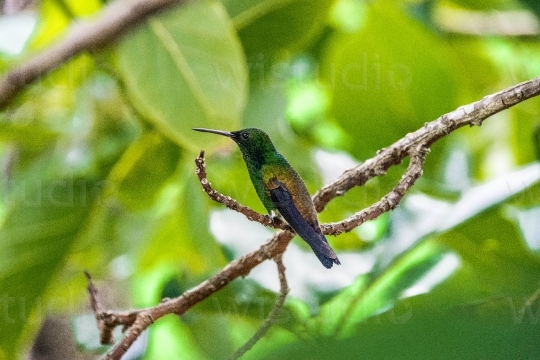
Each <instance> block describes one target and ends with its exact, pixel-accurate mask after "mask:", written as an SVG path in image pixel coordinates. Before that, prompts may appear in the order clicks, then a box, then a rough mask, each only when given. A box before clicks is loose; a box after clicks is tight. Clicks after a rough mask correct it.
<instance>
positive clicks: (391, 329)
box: [264, 295, 540, 360]
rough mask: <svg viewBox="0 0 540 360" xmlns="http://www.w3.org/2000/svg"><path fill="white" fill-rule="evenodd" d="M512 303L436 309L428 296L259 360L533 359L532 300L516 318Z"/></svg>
mask: <svg viewBox="0 0 540 360" xmlns="http://www.w3.org/2000/svg"><path fill="white" fill-rule="evenodd" d="M520 310H521V304H520V303H519V302H516V301H515V299H512V298H506V297H505V298H500V299H493V300H492V301H487V302H482V303H473V304H468V305H463V306H458V307H441V306H440V304H438V303H437V302H432V301H430V298H429V295H426V296H418V297H415V298H412V299H406V300H403V301H402V302H401V303H400V305H399V306H398V307H397V308H394V309H391V310H389V311H387V312H385V313H382V314H380V315H378V316H376V317H374V318H371V319H369V320H368V321H365V322H364V323H363V324H361V325H360V326H359V328H358V330H357V332H356V333H355V335H354V336H353V337H351V338H348V339H344V340H336V339H335V338H323V339H318V341H317V342H313V343H301V342H296V343H294V344H292V345H289V346H285V347H282V348H281V349H280V350H278V351H275V352H273V353H270V354H267V355H266V356H265V357H264V359H309V360H319V359H321V360H323V359H324V360H327V359H352V358H356V357H358V354H361V356H362V358H366V359H414V360H419V359H420V360H421V359H478V360H480V359H501V360H502V359H533V358H535V357H536V356H537V354H538V343H539V342H540V332H539V331H538V323H539V317H538V316H539V313H538V299H537V301H536V302H535V303H533V305H532V306H530V307H525V311H524V312H523V314H521V313H520Z"/></svg>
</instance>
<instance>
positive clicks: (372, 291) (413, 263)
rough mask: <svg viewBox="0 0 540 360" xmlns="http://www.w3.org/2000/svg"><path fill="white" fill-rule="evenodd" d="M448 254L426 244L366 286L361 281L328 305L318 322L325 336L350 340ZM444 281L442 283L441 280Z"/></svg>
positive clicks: (439, 248) (322, 311) (430, 244)
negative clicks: (358, 329) (355, 332)
mask: <svg viewBox="0 0 540 360" xmlns="http://www.w3.org/2000/svg"><path fill="white" fill-rule="evenodd" d="M446 253H447V250H446V249H445V248H444V247H442V246H440V245H434V244H433V243H430V242H424V243H422V244H420V245H419V246H417V247H415V248H414V249H413V250H411V251H409V252H408V253H406V254H405V255H404V256H403V257H401V258H400V259H398V260H397V261H396V262H395V263H394V264H393V265H392V266H390V267H389V268H388V269H386V271H385V272H384V273H382V275H381V276H379V277H377V278H375V279H374V280H373V281H370V282H366V280H365V278H364V277H361V278H359V279H358V280H357V281H356V282H355V283H354V284H353V285H351V286H350V289H349V290H346V291H343V292H342V293H341V294H340V295H338V296H337V297H335V298H334V299H332V301H330V302H328V303H326V304H325V305H324V306H323V307H322V308H321V314H320V315H319V316H318V318H317V319H316V320H315V321H316V322H317V323H318V324H319V331H320V333H321V334H322V335H333V334H336V335H342V336H347V335H350V334H351V333H353V332H354V330H355V327H357V326H358V324H360V323H361V322H362V321H363V320H365V319H366V318H368V317H370V316H373V315H375V314H377V313H379V312H381V311H383V310H384V309H387V308H389V307H392V306H394V304H395V303H396V302H397V301H398V300H399V299H400V297H401V296H403V293H404V292H405V290H407V289H408V288H410V287H411V286H412V285H414V284H415V283H417V282H418V281H419V280H420V279H422V278H423V277H424V276H425V275H426V274H427V273H428V272H429V271H430V270H431V269H432V268H433V267H434V266H435V265H437V264H438V263H439V262H440V261H441V260H442V259H443V257H444V256H445V254H446ZM441 280H442V279H441Z"/></svg>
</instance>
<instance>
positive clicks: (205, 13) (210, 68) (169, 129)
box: [118, 1, 247, 150]
mask: <svg viewBox="0 0 540 360" xmlns="http://www.w3.org/2000/svg"><path fill="white" fill-rule="evenodd" d="M209 24H211V26H209ZM141 54H144V56H141ZM118 68H119V70H120V73H121V75H122V78H123V80H124V82H125V85H126V89H127V92H128V94H129V96H130V98H131V100H132V101H133V104H134V106H135V107H136V108H137V109H138V110H139V111H140V113H141V114H143V116H144V117H145V118H146V119H148V120H149V121H151V122H152V123H153V124H155V125H156V126H157V128H158V129H159V130H160V131H161V132H162V133H163V134H164V135H165V136H167V137H169V138H171V139H172V140H174V141H175V142H177V143H178V144H179V145H181V146H184V147H187V148H191V149H194V150H200V147H201V146H202V144H205V145H207V144H208V137H207V136H205V135H204V134H200V133H197V132H194V131H192V130H191V129H192V128H193V127H211V128H220V129H234V128H237V127H238V124H239V123H240V117H241V114H242V111H243V109H244V105H245V102H246V95H247V70H246V64H245V59H244V55H243V52H242V48H241V45H240V42H239V41H238V39H237V37H236V34H235V32H234V30H233V27H232V24H231V23H230V21H229V19H228V17H227V13H226V11H225V9H224V8H223V6H222V5H221V3H218V2H211V1H199V2H196V3H191V4H189V5H187V6H185V7H179V8H177V9H173V10H171V11H168V12H165V13H162V14H159V15H157V16H155V17H152V18H151V19H149V20H148V21H147V22H146V23H145V24H144V25H143V26H141V27H140V28H138V29H136V30H135V31H133V32H132V33H130V34H129V35H128V36H127V37H126V39H125V40H124V41H122V42H121V43H120V45H119V46H118ZM219 143H220V142H219V141H216V142H215V144H219Z"/></svg>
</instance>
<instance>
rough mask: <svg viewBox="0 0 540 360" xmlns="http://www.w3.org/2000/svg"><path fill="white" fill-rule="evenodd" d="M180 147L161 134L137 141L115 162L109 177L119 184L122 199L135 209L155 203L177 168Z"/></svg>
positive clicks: (150, 134) (120, 198) (147, 135)
mask: <svg viewBox="0 0 540 360" xmlns="http://www.w3.org/2000/svg"><path fill="white" fill-rule="evenodd" d="M179 158H180V151H179V148H178V147H177V146H176V145H175V144H174V143H172V142H170V141H169V140H167V139H165V138H163V137H162V136H161V135H160V134H158V133H153V132H149V133H147V134H145V135H143V136H142V137H141V138H140V139H138V140H137V141H135V142H134V143H132V144H131V145H130V147H129V148H128V149H127V150H126V152H125V153H124V155H123V156H122V158H121V159H120V160H119V161H118V162H117V163H116V164H115V166H114V168H113V169H112V171H111V175H110V176H109V180H111V181H113V182H114V183H116V184H117V185H116V186H117V187H118V198H119V200H120V201H121V202H122V203H123V204H124V205H125V206H127V207H128V208H129V209H131V210H140V209H144V208H146V207H148V206H150V205H152V204H153V202H154V201H155V198H156V196H157V194H158V191H159V190H160V189H161V188H162V187H163V186H164V183H165V181H166V180H168V179H169V178H170V177H171V176H172V175H173V173H174V171H175V170H176V167H177V165H178V163H179Z"/></svg>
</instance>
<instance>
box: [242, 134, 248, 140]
mask: <svg viewBox="0 0 540 360" xmlns="http://www.w3.org/2000/svg"><path fill="white" fill-rule="evenodd" d="M241 136H242V139H244V140H247V139H249V134H248V133H242V135H241Z"/></svg>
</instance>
